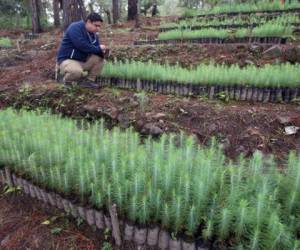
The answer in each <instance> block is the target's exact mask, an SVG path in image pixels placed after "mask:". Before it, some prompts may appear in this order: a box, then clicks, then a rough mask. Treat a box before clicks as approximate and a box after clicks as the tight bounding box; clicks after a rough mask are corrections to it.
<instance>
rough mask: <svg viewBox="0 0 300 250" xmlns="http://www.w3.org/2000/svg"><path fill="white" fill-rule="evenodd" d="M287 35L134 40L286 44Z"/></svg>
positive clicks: (150, 42) (158, 43)
mask: <svg viewBox="0 0 300 250" xmlns="http://www.w3.org/2000/svg"><path fill="white" fill-rule="evenodd" d="M287 41H288V38H287V37H241V38H215V37H206V38H195V39H169V40H140V41H134V45H162V44H173V45H174V44H183V43H193V44H235V43H247V44H249V43H259V44H274V45H275V44H286V43H287Z"/></svg>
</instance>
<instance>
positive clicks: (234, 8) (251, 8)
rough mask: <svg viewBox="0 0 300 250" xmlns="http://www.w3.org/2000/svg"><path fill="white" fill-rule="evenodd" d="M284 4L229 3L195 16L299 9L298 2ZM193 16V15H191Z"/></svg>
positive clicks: (259, 2)
mask: <svg viewBox="0 0 300 250" xmlns="http://www.w3.org/2000/svg"><path fill="white" fill-rule="evenodd" d="M285 2H286V3H285V4H281V2H280V0H274V1H268V0H262V1H255V2H253V1H247V2H243V3H237V2H235V1H230V2H229V3H224V4H218V5H215V6H214V7H213V8H211V9H210V10H201V11H199V12H198V13H197V14H220V13H230V12H240V13H243V12H256V11H274V10H290V9H297V8H300V3H299V1H296V0H291V1H285ZM192 14H193V13H192Z"/></svg>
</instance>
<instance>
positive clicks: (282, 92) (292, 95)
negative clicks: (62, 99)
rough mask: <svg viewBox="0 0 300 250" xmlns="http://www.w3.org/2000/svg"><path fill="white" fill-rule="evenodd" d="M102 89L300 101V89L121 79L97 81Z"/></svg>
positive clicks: (240, 98)
mask: <svg viewBox="0 0 300 250" xmlns="http://www.w3.org/2000/svg"><path fill="white" fill-rule="evenodd" d="M97 82H98V83H99V86H100V87H105V86H108V87H118V88H123V89H133V90H137V91H141V90H144V91H153V92H158V93H161V94H173V95H181V96H204V97H208V98H209V99H215V98H228V99H230V100H237V101H254V102H287V103H288V102H295V101H297V100H300V88H299V87H251V86H239V85H232V86H224V85H217V84H216V85H213V86H212V85H206V86H205V85H197V84H180V83H176V82H160V81H148V80H139V79H137V80H126V79H120V78H103V77H98V78H97Z"/></svg>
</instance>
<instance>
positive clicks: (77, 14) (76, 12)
mask: <svg viewBox="0 0 300 250" xmlns="http://www.w3.org/2000/svg"><path fill="white" fill-rule="evenodd" d="M85 17H86V10H85V7H84V4H83V1H82V0H63V19H64V24H63V28H64V30H66V29H67V28H68V27H69V25H70V24H71V23H72V22H75V21H79V20H83V19H85Z"/></svg>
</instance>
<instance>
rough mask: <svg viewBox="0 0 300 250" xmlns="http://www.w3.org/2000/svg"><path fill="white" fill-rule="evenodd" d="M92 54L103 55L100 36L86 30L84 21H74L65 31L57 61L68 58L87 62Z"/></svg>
mask: <svg viewBox="0 0 300 250" xmlns="http://www.w3.org/2000/svg"><path fill="white" fill-rule="evenodd" d="M91 54H95V55H98V56H101V57H103V51H102V50H101V48H100V43H99V39H98V36H97V35H96V34H95V33H90V32H88V31H87V30H86V28H85V22H84V21H79V22H74V23H72V24H71V25H70V26H69V27H68V29H67V30H66V31H65V34H64V37H63V40H62V42H61V45H60V47H59V49H58V52H57V63H58V64H60V63H61V62H62V61H64V60H66V59H74V60H77V61H81V62H85V61H86V59H87V57H88V56H89V55H91Z"/></svg>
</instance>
